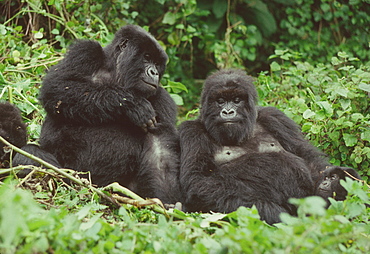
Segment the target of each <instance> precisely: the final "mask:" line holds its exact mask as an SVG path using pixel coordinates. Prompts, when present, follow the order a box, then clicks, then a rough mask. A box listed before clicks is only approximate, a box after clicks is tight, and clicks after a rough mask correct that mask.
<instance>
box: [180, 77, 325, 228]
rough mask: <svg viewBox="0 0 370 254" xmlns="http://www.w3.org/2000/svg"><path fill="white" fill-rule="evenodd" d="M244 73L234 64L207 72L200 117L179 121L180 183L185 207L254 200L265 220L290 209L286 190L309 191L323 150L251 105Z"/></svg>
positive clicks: (297, 194) (273, 113)
mask: <svg viewBox="0 0 370 254" xmlns="http://www.w3.org/2000/svg"><path fill="white" fill-rule="evenodd" d="M256 100H257V92H256V89H255V87H254V85H253V80H252V78H251V77H249V76H247V75H246V74H245V73H244V72H243V71H241V70H221V71H218V72H216V73H214V74H213V75H211V76H209V77H208V78H207V79H206V81H205V84H204V88H203V92H202V96H201V110H200V116H199V119H197V120H193V121H186V122H184V123H182V124H181V125H180V128H179V133H180V147H181V166H180V185H181V187H182V189H183V192H184V193H183V194H184V196H185V203H184V208H185V210H186V211H189V212H194V211H202V212H209V211H214V212H226V213H228V212H232V211H234V210H236V209H237V208H238V207H239V206H246V207H251V206H252V205H255V206H256V207H257V209H258V211H259V214H260V216H261V219H263V220H265V221H266V222H267V223H270V224H272V223H276V222H279V221H280V218H279V214H280V213H281V212H287V213H289V214H292V215H294V214H296V208H295V207H294V206H293V205H292V204H290V203H289V202H288V200H289V198H302V197H306V196H309V195H313V194H314V193H315V191H314V189H315V184H314V183H315V182H317V181H318V180H319V178H320V170H323V169H325V167H326V166H328V165H329V164H328V162H327V159H326V158H325V155H324V154H323V153H322V152H320V151H319V150H318V149H316V148H315V147H313V146H312V145H310V143H309V142H308V141H307V140H305V139H304V138H303V135H302V133H301V131H300V128H299V127H298V126H297V124H295V123H294V122H293V121H292V120H291V119H289V118H288V117H287V116H286V115H285V114H284V113H282V112H281V111H279V110H278V109H276V108H273V107H260V108H259V107H256V105H255V104H256Z"/></svg>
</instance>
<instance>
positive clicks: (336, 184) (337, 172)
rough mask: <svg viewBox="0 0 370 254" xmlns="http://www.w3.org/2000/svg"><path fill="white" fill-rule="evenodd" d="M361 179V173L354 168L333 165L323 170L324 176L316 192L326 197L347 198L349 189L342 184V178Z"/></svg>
mask: <svg viewBox="0 0 370 254" xmlns="http://www.w3.org/2000/svg"><path fill="white" fill-rule="evenodd" d="M346 177H348V178H353V179H360V175H359V174H358V173H357V172H356V171H355V170H354V169H352V168H346V167H338V166H332V167H328V168H327V169H325V170H324V171H323V172H322V177H321V180H320V182H319V185H318V187H317V190H316V194H317V195H318V196H320V197H322V198H324V199H326V200H327V199H328V198H334V199H335V200H345V199H346V196H347V190H346V189H345V188H344V187H343V186H342V185H341V184H340V180H341V179H343V180H344V179H345V178H346Z"/></svg>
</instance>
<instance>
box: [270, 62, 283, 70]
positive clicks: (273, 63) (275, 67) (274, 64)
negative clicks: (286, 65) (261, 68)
mask: <svg viewBox="0 0 370 254" xmlns="http://www.w3.org/2000/svg"><path fill="white" fill-rule="evenodd" d="M270 68H271V71H280V70H281V67H280V65H279V64H278V63H277V62H275V61H274V62H272V63H271V64H270Z"/></svg>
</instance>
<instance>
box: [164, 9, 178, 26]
mask: <svg viewBox="0 0 370 254" xmlns="http://www.w3.org/2000/svg"><path fill="white" fill-rule="evenodd" d="M162 23H163V24H169V25H173V24H175V23H176V14H175V13H172V12H167V13H166V14H165V15H164V17H163V20H162Z"/></svg>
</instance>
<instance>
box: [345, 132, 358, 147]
mask: <svg viewBox="0 0 370 254" xmlns="http://www.w3.org/2000/svg"><path fill="white" fill-rule="evenodd" d="M343 139H344V143H345V144H346V146H349V147H352V146H354V145H356V144H357V137H356V135H353V134H348V133H344V134H343Z"/></svg>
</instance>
